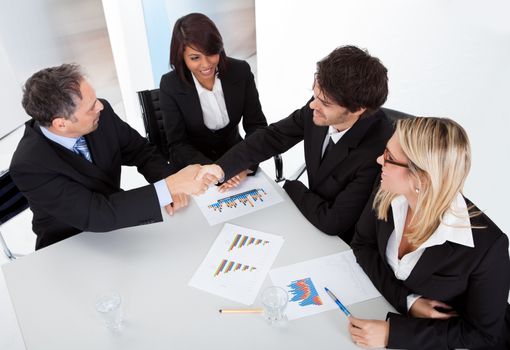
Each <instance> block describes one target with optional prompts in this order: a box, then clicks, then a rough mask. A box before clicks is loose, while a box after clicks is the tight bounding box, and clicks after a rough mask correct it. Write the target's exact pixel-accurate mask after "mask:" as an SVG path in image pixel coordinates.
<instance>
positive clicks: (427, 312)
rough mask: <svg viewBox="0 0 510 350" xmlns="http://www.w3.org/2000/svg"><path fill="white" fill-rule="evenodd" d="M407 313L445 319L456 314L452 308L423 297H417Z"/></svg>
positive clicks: (414, 315)
mask: <svg viewBox="0 0 510 350" xmlns="http://www.w3.org/2000/svg"><path fill="white" fill-rule="evenodd" d="M409 314H410V315H411V316H413V317H421V318H438V319H441V320H447V319H449V318H450V317H455V316H458V314H457V313H456V312H455V310H453V308H452V307H451V306H450V305H448V304H445V303H443V302H442V301H438V300H431V299H427V298H424V297H421V298H419V299H417V300H416V301H415V302H414V303H413V305H411V308H410V309H409Z"/></svg>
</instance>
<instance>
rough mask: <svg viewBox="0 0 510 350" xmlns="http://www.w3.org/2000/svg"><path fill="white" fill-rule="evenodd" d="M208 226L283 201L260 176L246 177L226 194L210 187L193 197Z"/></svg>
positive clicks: (215, 187) (272, 187)
mask: <svg viewBox="0 0 510 350" xmlns="http://www.w3.org/2000/svg"><path fill="white" fill-rule="evenodd" d="M193 198H194V200H195V202H196V203H197V205H198V207H199V208H200V211H201V212H202V214H204V216H205V218H206V219H207V221H208V222H209V224H210V225H216V224H218V223H220V222H225V221H229V220H232V219H234V218H237V217H239V216H242V215H246V214H250V213H253V212H255V211H257V210H260V209H264V208H267V207H270V206H272V205H274V204H276V203H279V202H281V201H283V198H282V196H280V194H279V193H278V192H277V190H276V189H275V188H274V184H271V183H270V182H269V180H268V179H267V178H266V177H265V176H264V175H263V174H261V171H259V173H258V174H257V175H255V176H248V177H247V178H246V179H245V180H244V181H243V182H241V184H240V185H239V186H237V187H235V188H233V189H230V190H228V191H227V192H223V193H220V192H218V187H217V186H212V187H210V188H209V189H208V190H207V192H205V193H204V194H203V195H200V196H196V197H193Z"/></svg>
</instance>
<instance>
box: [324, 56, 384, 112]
mask: <svg viewBox="0 0 510 350" xmlns="http://www.w3.org/2000/svg"><path fill="white" fill-rule="evenodd" d="M315 81H316V82H317V83H318V84H319V86H320V88H321V90H322V91H323V93H324V94H325V95H326V96H327V97H329V98H331V99H332V100H334V101H335V102H336V103H338V104H339V105H340V106H342V107H345V108H347V109H348V110H349V111H351V112H355V111H357V110H359V108H366V109H367V111H366V112H365V115H367V114H372V113H373V112H374V111H375V110H377V109H379V108H380V107H381V106H382V105H383V104H384V102H385V101H386V98H387V97H388V71H387V69H386V67H384V66H383V64H382V63H381V61H379V59H378V58H376V57H372V56H370V54H369V53H368V51H366V50H361V49H359V48H357V47H356V46H341V47H338V48H336V49H335V50H333V52H331V53H330V54H329V55H328V56H326V57H325V58H323V59H322V60H321V61H319V62H317V73H315Z"/></svg>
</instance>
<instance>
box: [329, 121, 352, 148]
mask: <svg viewBox="0 0 510 350" xmlns="http://www.w3.org/2000/svg"><path fill="white" fill-rule="evenodd" d="M349 129H350V128H349ZM349 129H345V130H343V131H338V130H337V129H335V128H334V127H332V126H331V125H330V126H329V128H328V135H329V137H330V138H331V140H333V142H334V143H335V144H336V143H337V142H338V140H340V139H341V138H342V136H344V135H345V133H346V132H347V131H349Z"/></svg>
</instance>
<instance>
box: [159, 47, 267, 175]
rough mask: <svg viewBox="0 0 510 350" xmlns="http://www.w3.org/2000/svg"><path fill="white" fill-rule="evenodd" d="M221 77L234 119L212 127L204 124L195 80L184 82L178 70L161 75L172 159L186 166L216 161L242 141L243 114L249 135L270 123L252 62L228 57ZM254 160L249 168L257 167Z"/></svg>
mask: <svg viewBox="0 0 510 350" xmlns="http://www.w3.org/2000/svg"><path fill="white" fill-rule="evenodd" d="M190 79H191V75H190ZM220 79H221V85H222V88H223V95H224V97H225V105H226V107H227V112H228V116H229V119H230V122H229V123H228V124H227V126H225V127H224V128H222V129H219V130H216V131H212V130H209V129H208V128H207V127H206V126H205V124H204V117H203V114H202V108H201V106H200V99H199V97H198V93H197V90H196V88H195V85H194V84H193V81H192V80H191V82H190V83H187V82H183V81H182V80H181V79H180V78H179V76H178V75H177V73H176V72H175V71H171V72H169V73H167V74H165V75H163V77H162V78H161V82H160V90H159V94H160V95H159V98H160V106H161V112H162V115H163V123H164V127H165V131H166V138H167V140H168V146H169V152H170V160H171V161H174V162H176V163H179V164H180V165H181V166H183V167H184V166H186V165H189V164H197V163H198V164H210V163H212V162H214V161H215V160H217V159H218V158H219V157H221V156H222V155H223V154H224V153H225V152H226V151H227V150H229V149H230V148H231V147H232V146H234V145H235V144H237V143H239V142H241V140H242V138H241V135H240V134H239V128H238V124H239V123H240V121H241V117H242V118H243V127H244V130H245V131H246V135H250V134H252V133H253V132H254V131H255V130H256V129H257V128H260V127H264V126H267V121H266V118H265V117H264V113H262V108H261V106H260V101H259V94H258V91H257V88H256V87H255V81H254V78H253V74H252V73H251V70H250V66H249V65H248V63H246V62H245V61H240V60H236V59H233V58H230V57H228V58H227V69H226V72H225V74H224V75H223V76H222V77H220ZM253 164H255V163H253ZM253 164H249V165H248V166H247V168H248V167H250V168H251V169H252V170H256V169H257V165H253ZM245 169H246V168H245ZM242 170H244V169H242Z"/></svg>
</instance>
